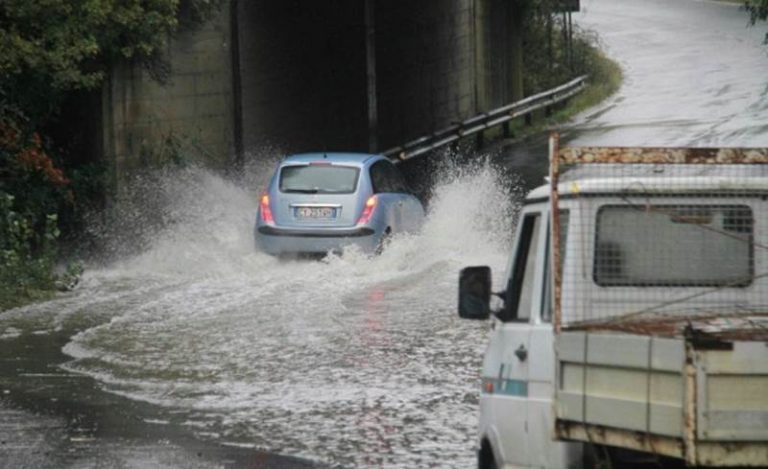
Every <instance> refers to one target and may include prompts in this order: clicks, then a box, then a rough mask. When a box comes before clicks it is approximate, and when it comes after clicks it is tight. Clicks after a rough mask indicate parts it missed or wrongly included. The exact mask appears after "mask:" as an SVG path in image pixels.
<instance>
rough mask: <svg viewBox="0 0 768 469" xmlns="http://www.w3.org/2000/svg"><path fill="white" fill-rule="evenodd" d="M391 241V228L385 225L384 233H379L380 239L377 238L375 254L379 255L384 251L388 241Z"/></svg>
mask: <svg viewBox="0 0 768 469" xmlns="http://www.w3.org/2000/svg"><path fill="white" fill-rule="evenodd" d="M391 241H392V230H391V229H390V228H389V227H387V229H386V230H384V234H383V235H381V239H380V240H379V244H378V245H377V246H376V251H375V253H376V255H377V256H378V255H380V254H381V253H382V252H384V248H386V247H387V246H388V245H389V243H390V242H391Z"/></svg>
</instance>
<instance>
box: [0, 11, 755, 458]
mask: <svg viewBox="0 0 768 469" xmlns="http://www.w3.org/2000/svg"><path fill="white" fill-rule="evenodd" d="M582 6H583V12H582V13H580V14H578V15H576V17H575V19H576V21H577V22H578V23H579V24H581V25H582V26H584V27H589V28H592V29H594V30H596V31H598V32H599V33H600V34H601V35H602V36H603V42H604V43H605V45H606V47H607V49H608V52H609V54H610V55H612V56H613V57H615V58H616V59H618V60H619V62H620V63H621V64H622V65H623V67H624V68H625V74H626V83H625V84H624V86H623V87H622V89H621V90H620V91H619V93H618V94H617V95H616V96H615V97H613V98H611V99H610V100H609V101H608V102H607V103H606V104H605V105H604V106H602V107H600V108H598V109H596V110H591V111H589V112H587V113H585V114H584V115H583V116H580V117H579V118H578V119H577V120H576V122H575V123H574V124H573V125H571V126H569V127H568V129H567V131H566V141H567V142H568V141H570V142H573V143H577V144H590V145H651V144H652V145H697V146H706V145H728V146H750V145H751V146H758V145H768V92H767V91H768V83H766V80H765V77H766V76H768V57H767V56H766V50H768V49H767V48H766V46H762V45H760V41H761V39H762V35H763V32H764V31H762V30H760V29H757V28H756V29H747V28H746V16H745V14H744V13H743V12H741V11H739V10H738V7H736V6H732V5H723V4H718V3H710V2H694V1H682V0H681V1H675V2H668V1H663V2H662V1H660V0H646V1H643V2H637V1H630V0H582ZM532 142H533V143H531V144H529V145H521V146H519V147H517V148H516V149H514V151H512V152H511V153H510V154H509V155H508V157H507V160H506V161H507V162H508V164H509V166H510V167H512V168H518V169H519V168H522V169H525V170H526V171H527V174H528V175H529V176H530V178H531V179H537V180H535V181H533V183H538V182H539V180H540V177H541V175H542V174H543V167H542V164H543V162H544V161H545V159H544V147H543V145H541V144H540V142H539V141H537V140H535V139H534V140H533V141H532ZM256 173H258V174H262V173H264V171H260V172H258V171H257V172H256ZM441 174H442V176H443V177H442V178H438V181H437V182H436V183H435V185H434V187H433V190H432V195H431V199H430V203H429V219H428V221H427V224H426V226H425V228H424V231H423V232H422V233H421V234H420V235H418V236H412V237H407V236H406V237H400V238H396V239H394V240H393V243H392V245H391V247H390V248H389V249H388V250H387V251H385V252H384V254H383V255H381V256H380V257H377V258H367V257H365V256H362V255H360V254H358V253H354V252H352V253H348V254H347V255H345V256H344V257H343V258H339V257H332V258H329V259H326V260H324V261H322V262H305V261H278V260H276V259H273V258H270V257H267V256H264V255H261V254H258V253H255V252H254V250H253V243H252V238H251V226H252V219H253V215H254V211H255V208H256V203H255V202H256V191H258V189H259V188H261V187H263V181H254V183H253V184H251V185H249V186H248V188H247V189H242V188H241V187H238V186H235V185H233V184H230V183H228V182H227V181H226V180H224V179H222V178H219V177H217V176H214V175H212V174H210V173H206V172H203V171H196V170H187V171H184V172H182V173H179V174H173V175H171V176H170V177H167V178H160V179H159V180H157V179H155V180H148V181H144V182H143V183H142V185H141V186H140V187H138V188H137V191H136V194H137V196H136V199H135V203H134V204H133V205H131V204H128V207H127V208H126V210H125V212H124V213H123V214H122V215H123V219H124V220H125V223H124V224H123V225H122V227H123V228H124V229H125V232H124V233H122V234H123V236H118V235H119V234H120V233H116V232H115V231H114V230H113V231H111V232H109V233H107V236H109V237H110V238H113V239H115V240H118V241H119V242H118V243H117V245H116V246H115V249H114V251H116V252H120V253H122V256H121V257H120V260H118V261H115V260H113V261H111V262H109V263H107V264H104V265H101V266H93V267H92V268H91V269H89V271H88V274H87V275H86V277H85V279H84V280H83V283H82V285H81V286H80V287H79V288H78V289H77V290H76V291H74V292H72V293H69V294H66V295H64V296H62V297H61V298H59V299H57V300H55V301H52V302H49V303H45V304H42V305H36V306H32V307H29V308H26V309H21V310H15V311H9V312H5V313H0V345H2V347H3V349H2V350H3V352H4V353H3V355H2V356H1V357H0V358H2V360H3V366H2V370H3V373H2V374H3V376H2V377H0V393H4V394H0V397H2V398H3V399H6V400H12V401H13V402H15V403H16V404H18V405H20V406H23V405H24V404H25V399H32V397H30V396H37V398H38V400H39V401H45V402H55V400H57V399H61V400H62V401H63V400H65V399H69V401H66V402H70V401H71V402H70V403H71V404H72V405H73V406H75V407H76V406H77V405H79V404H77V400H78V399H79V400H80V402H81V403H86V402H87V403H90V404H93V402H102V401H103V402H102V403H101V404H99V405H101V406H102V410H99V411H98V412H103V413H104V415H107V414H108V415H112V414H110V413H109V412H117V411H115V410H114V409H120V410H119V412H117V414H119V415H120V416H121V418H126V419H129V420H130V419H131V418H132V419H134V420H135V422H134V423H132V424H130V425H128V426H129V427H135V426H137V425H138V426H139V428H140V429H138V430H136V429H133V430H131V431H130V432H128V430H125V431H126V432H128V433H130V435H131V437H136V438H140V435H142V434H146V435H151V438H155V437H156V436H157V435H164V434H165V435H176V436H178V435H188V436H189V437H191V438H196V439H199V440H202V441H206V442H211V443H215V444H224V445H229V447H232V448H256V449H261V450H267V451H272V452H277V453H282V454H289V455H294V456H300V457H304V458H307V459H311V460H313V461H317V462H319V463H321V464H325V465H330V466H339V467H358V466H386V467H425V466H439V467H457V468H458V467H462V468H463V467H470V466H472V465H473V464H474V453H473V449H474V448H475V445H476V442H475V433H476V426H477V417H476V415H477V403H476V399H477V386H478V380H477V376H478V370H479V364H480V360H481V355H482V351H483V349H484V341H485V335H486V332H487V327H488V325H487V324H474V323H468V322H460V321H459V320H458V318H457V317H456V313H455V301H456V298H455V296H456V278H457V272H458V270H459V268H461V267H463V266H465V265H478V264H488V265H491V267H492V268H493V269H494V272H495V275H497V276H500V275H501V274H502V273H503V268H504V264H505V258H504V257H505V254H506V253H507V252H508V250H509V242H510V225H511V223H510V220H509V216H508V215H509V214H510V213H511V212H512V211H514V208H515V202H516V201H515V198H514V197H511V196H510V190H509V182H508V181H503V180H501V179H500V177H499V176H498V174H499V173H498V172H497V171H495V170H494V169H493V168H492V167H491V166H489V165H487V164H479V165H477V167H475V168H474V169H469V170H467V169H464V170H462V171H457V170H456V168H447V169H445V170H443V171H442V172H441ZM530 182H531V181H528V183H530ZM513 192H514V191H513ZM149 202H152V203H149ZM150 205H152V207H151V209H152V211H154V212H157V213H159V214H160V218H161V219H162V223H161V224H160V225H159V227H156V226H155V225H154V224H151V225H150V224H149V222H148V221H147V219H148V215H147V214H146V213H144V212H143V211H145V210H146V211H148V210H149V208H147V207H148V206H150ZM143 223H146V224H147V228H149V227H150V226H151V227H152V228H153V229H152V230H149V231H150V232H149V234H148V235H147V236H141V230H139V232H138V235H136V236H134V235H133V234H131V235H125V233H127V232H129V231H130V230H132V229H136V227H137V226H142V224H143ZM145 234H146V233H145ZM130 247H133V248H135V249H127V248H130ZM495 280H496V284H498V280H499V279H498V278H497V279H495ZM41 341H43V342H46V341H47V343H48V345H49V346H50V348H51V349H52V350H54V351H55V353H54V352H50V354H48V355H43V356H42V357H43V358H40V356H38V355H35V351H36V350H37V349H36V348H35V347H38V346H39V345H35V344H39V343H40V342H41ZM61 350H63V352H64V353H65V354H66V357H63V356H58V355H56V354H57V353H60V351H61ZM54 356H55V357H54ZM35 357H37V358H38V361H35ZM47 357H51V358H50V359H51V360H52V361H51V363H56V362H58V361H64V362H65V363H64V364H63V365H62V366H61V367H56V366H49V365H48V363H40V360H41V359H42V360H47V359H48V358H47ZM46 375H53V376H49V377H48V378H46ZM57 376H59V377H57ZM61 376H63V377H64V378H65V379H61V378H60V377H61ZM91 378H92V380H91V381H89V382H90V383H92V384H90V385H84V384H82V383H83V380H84V379H91ZM56 380H59V381H56ZM86 391H87V392H86ZM102 391H106V393H103V392H102ZM99 396H101V397H99ZM104 396H110V397H104ZM126 403H135V407H132V406H130V405H128V404H126ZM83 405H84V404H83ZM48 408H49V409H54V410H53V411H52V412H54V411H55V410H56V405H54V404H50V405H49V407H48ZM109 409H113V410H111V411H110V410H109ZM94 412H96V411H94ZM6 415H11V414H6ZM14 415H15V414H14ZM130 416H134V417H130ZM96 420H98V419H96ZM137 422H138V423H137ZM120 425H121V424H120V423H116V422H106V421H104V422H101V423H100V424H99V425H91V426H88V427H87V428H86V430H87V432H86V433H87V436H88V438H96V439H98V438H105V436H104V435H103V434H102V433H101V432H103V431H104V430H103V429H104V428H109V429H111V430H110V431H114V432H118V433H119V431H120V430H119V428H120ZM54 426H55V425H54ZM142 428H143V430H142ZM147 429H150V430H147ZM69 435H70V436H71V435H72V433H71V432H70V433H69ZM107 446H108V445H107ZM107 446H102V447H104V448H106V447H107ZM124 446H126V447H136V448H139V450H141V448H150V449H148V450H147V451H150V452H151V451H153V450H152V449H151V448H158V447H156V446H144V445H143V443H137V444H133V443H131V444H125V445H124ZM129 449H130V448H129ZM129 449H126V450H125V451H122V450H120V451H118V450H113V451H112V452H111V453H110V454H117V455H118V456H115V457H116V458H118V460H119V461H125V460H128V461H131V462H132V463H135V462H136V461H141V459H136V456H131V454H132V453H131V451H130V450H129ZM0 451H2V448H0ZM121 451H122V452H121ZM158 451H160V450H158ZM158 454H159V456H158V457H160V458H166V459H168V460H170V459H173V458H172V456H167V455H166V456H164V455H165V453H164V452H163V451H160V453H158ZM174 454H175V453H173V452H171V455H174ZM173 457H175V456H173ZM120 458H122V459H120ZM182 461H185V460H184V459H182ZM81 462H82V460H81ZM86 462H87V458H86ZM200 464H203V463H200ZM129 465H130V464H129ZM183 465H184V464H183V463H179V466H183ZM203 465H204V464H203ZM214 465H215V464H214Z"/></svg>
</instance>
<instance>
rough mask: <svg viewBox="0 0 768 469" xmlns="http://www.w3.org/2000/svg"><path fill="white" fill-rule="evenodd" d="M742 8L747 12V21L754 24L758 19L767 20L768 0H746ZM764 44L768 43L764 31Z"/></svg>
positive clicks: (766, 34) (767, 36)
mask: <svg viewBox="0 0 768 469" xmlns="http://www.w3.org/2000/svg"><path fill="white" fill-rule="evenodd" d="M744 9H745V10H747V13H749V23H750V24H751V25H752V26H754V25H755V24H756V23H758V22H760V21H768V0H746V1H745V2H744ZM763 42H764V43H765V44H768V33H765V39H763Z"/></svg>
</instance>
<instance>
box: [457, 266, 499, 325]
mask: <svg viewBox="0 0 768 469" xmlns="http://www.w3.org/2000/svg"><path fill="white" fill-rule="evenodd" d="M490 315H491V268H490V267H488V266H481V267H465V268H463V269H461V272H460V273H459V317H462V318H464V319H488V317H489V316H490Z"/></svg>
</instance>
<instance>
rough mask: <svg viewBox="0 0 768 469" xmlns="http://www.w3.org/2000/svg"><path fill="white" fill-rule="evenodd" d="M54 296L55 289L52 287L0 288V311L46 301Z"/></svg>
mask: <svg viewBox="0 0 768 469" xmlns="http://www.w3.org/2000/svg"><path fill="white" fill-rule="evenodd" d="M54 296H56V290H54V289H51V290H40V289H36V288H28V289H25V290H15V289H11V288H0V311H5V310H7V309H11V308H18V307H19V306H25V305H28V304H32V303H38V302H42V301H48V300H50V299H52V298H53V297H54Z"/></svg>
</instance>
